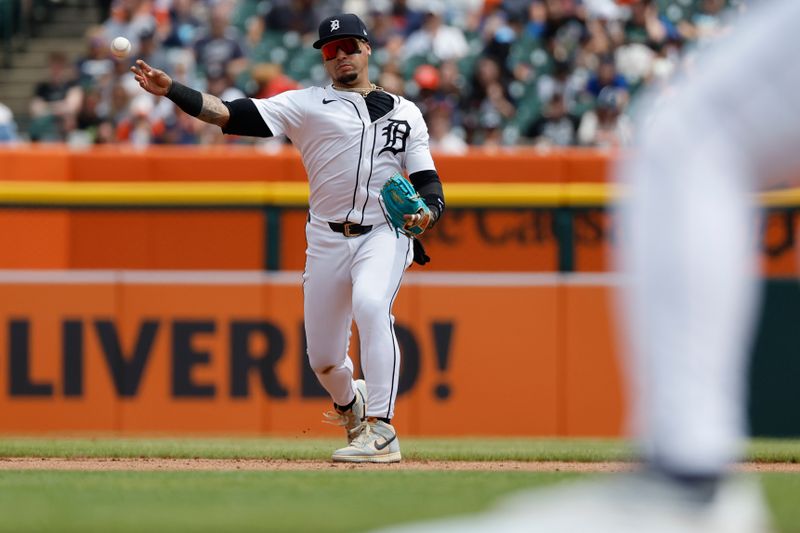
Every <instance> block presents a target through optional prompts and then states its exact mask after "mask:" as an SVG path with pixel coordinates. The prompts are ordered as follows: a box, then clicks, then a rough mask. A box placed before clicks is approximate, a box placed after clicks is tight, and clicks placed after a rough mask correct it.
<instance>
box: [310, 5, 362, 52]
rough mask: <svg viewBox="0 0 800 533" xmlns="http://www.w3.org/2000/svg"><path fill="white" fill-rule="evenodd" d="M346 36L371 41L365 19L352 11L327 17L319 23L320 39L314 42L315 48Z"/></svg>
mask: <svg viewBox="0 0 800 533" xmlns="http://www.w3.org/2000/svg"><path fill="white" fill-rule="evenodd" d="M344 37H355V38H356V39H361V40H362V41H366V42H369V35H368V34H367V26H366V25H365V24H364V21H362V20H361V19H360V18H358V16H357V15H354V14H352V13H342V14H341V15H334V16H332V17H328V18H326V19H325V20H323V21H322V22H320V24H319V39H318V40H317V41H316V42H315V43H314V48H317V49H319V48H322V45H324V44H325V43H328V42H330V41H335V40H336V39H342V38H344Z"/></svg>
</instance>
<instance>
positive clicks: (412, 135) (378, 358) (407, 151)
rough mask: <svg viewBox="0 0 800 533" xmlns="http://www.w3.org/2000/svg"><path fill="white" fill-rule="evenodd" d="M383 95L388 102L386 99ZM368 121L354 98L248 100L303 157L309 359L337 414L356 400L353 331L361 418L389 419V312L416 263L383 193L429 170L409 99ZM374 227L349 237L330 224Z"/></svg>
mask: <svg viewBox="0 0 800 533" xmlns="http://www.w3.org/2000/svg"><path fill="white" fill-rule="evenodd" d="M387 94H388V93H387ZM388 97H389V98H392V99H393V100H394V105H393V107H392V109H391V110H388V111H387V112H386V113H385V114H384V115H383V116H381V117H378V118H377V120H376V121H375V122H373V121H372V118H371V117H370V113H369V109H368V107H367V103H366V100H365V98H364V97H363V96H361V95H360V94H358V93H354V92H348V91H337V90H335V89H334V88H333V86H332V85H329V86H328V87H325V88H322V87H311V88H308V89H302V90H297V91H287V92H285V93H281V94H279V95H277V96H274V97H272V98H269V99H266V100H258V99H254V100H252V101H253V102H254V103H255V105H256V108H257V109H258V112H259V113H260V115H261V118H262V120H263V121H264V123H265V124H266V125H267V126H268V127H269V129H270V131H272V133H273V135H286V136H287V137H288V138H289V139H291V140H292V142H293V143H294V145H295V146H296V147H297V148H298V149H299V150H300V154H301V156H302V158H303V164H304V165H305V168H306V173H307V174H308V181H309V187H310V194H309V204H310V216H309V218H308V222H307V224H306V242H307V244H308V246H307V248H306V265H305V271H304V272H303V295H304V298H303V303H304V308H305V329H306V341H307V351H308V359H309V362H310V364H311V368H312V369H313V370H314V372H315V373H316V375H317V378H318V379H319V381H320V383H321V384H322V386H323V387H325V389H326V390H327V391H328V393H329V394H330V395H331V398H332V399H333V401H334V402H335V403H336V404H338V405H346V404H347V403H348V402H349V401H350V400H351V399H352V398H353V393H354V382H353V363H352V361H351V359H350V357H349V353H348V352H349V345H350V328H351V324H352V322H353V320H355V322H356V324H357V325H358V331H359V337H360V339H361V350H360V355H361V368H362V369H363V371H364V378H365V380H366V383H367V393H368V396H369V400H368V402H367V408H366V415H367V416H374V417H379V418H386V419H390V418H391V417H392V416H393V413H394V403H395V399H396V397H397V386H398V379H399V378H398V376H399V371H400V349H399V345H398V342H397V337H396V335H395V332H394V327H393V324H394V317H393V316H392V305H393V303H394V299H395V297H396V296H397V292H398V290H399V289H400V283H401V281H402V278H403V273H404V272H405V270H406V268H408V266H409V264H410V263H411V260H412V257H413V253H412V252H413V250H412V245H411V240H410V239H409V238H408V237H407V236H406V235H405V234H402V233H401V234H399V235H398V234H396V233H395V231H394V229H392V228H391V226H389V224H388V223H387V221H386V217H385V216H384V213H383V207H382V206H381V204H380V203H379V201H378V199H379V198H380V190H381V187H383V185H384V183H386V181H387V180H388V179H389V178H390V177H391V176H392V175H394V174H395V173H397V172H400V173H403V171H407V172H408V173H409V174H413V173H415V172H420V171H425V170H435V167H434V165H433V159H432V158H431V154H430V150H429V148H428V129H427V127H426V125H425V121H424V120H423V118H422V113H420V111H419V109H418V108H417V106H416V105H414V104H413V103H411V102H409V101H408V100H406V99H404V98H402V97H399V96H395V95H388ZM343 222H351V223H354V224H360V225H362V226H371V227H370V228H369V231H366V232H365V233H363V234H361V235H357V236H348V235H345V234H343V233H342V232H341V231H335V230H334V229H333V228H332V227H331V225H330V224H329V223H339V224H340V223H343Z"/></svg>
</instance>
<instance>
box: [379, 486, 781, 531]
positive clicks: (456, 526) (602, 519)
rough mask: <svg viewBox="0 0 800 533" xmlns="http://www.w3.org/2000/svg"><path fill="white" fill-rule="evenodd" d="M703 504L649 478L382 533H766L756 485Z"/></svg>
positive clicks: (523, 499) (521, 496) (555, 492)
mask: <svg viewBox="0 0 800 533" xmlns="http://www.w3.org/2000/svg"><path fill="white" fill-rule="evenodd" d="M708 496H709V498H698V497H697V493H696V492H694V491H692V490H688V489H686V488H684V487H681V486H679V485H677V484H676V483H674V482H666V481H664V480H663V478H658V477H656V476H653V475H649V474H627V475H620V476H618V477H615V478H614V479H609V480H597V481H585V482H577V483H566V484H565V485H563V486H559V487H554V488H550V489H539V490H533V491H525V492H522V493H518V494H516V495H514V496H511V497H509V498H507V499H506V500H504V502H503V503H501V504H500V505H499V506H497V507H495V508H494V509H492V510H491V511H489V512H486V513H484V514H480V515H470V516H465V517H460V518H455V519H445V520H440V521H433V522H426V523H415V524H408V525H401V526H398V527H397V528H388V529H386V530H381V533H412V532H418V531H426V532H430V533H455V532H459V533H477V532H491V533H501V532H502V533H530V532H537V533H538V532H541V533H587V532H591V533H767V532H770V531H772V529H771V526H770V520H769V512H768V511H767V507H766V504H765V503H764V500H763V497H762V495H761V491H760V487H759V485H758V482H757V481H755V480H753V479H746V478H736V479H728V480H725V481H722V482H720V484H719V486H718V487H717V489H716V491H715V492H714V493H713V496H712V495H711V493H709V494H708Z"/></svg>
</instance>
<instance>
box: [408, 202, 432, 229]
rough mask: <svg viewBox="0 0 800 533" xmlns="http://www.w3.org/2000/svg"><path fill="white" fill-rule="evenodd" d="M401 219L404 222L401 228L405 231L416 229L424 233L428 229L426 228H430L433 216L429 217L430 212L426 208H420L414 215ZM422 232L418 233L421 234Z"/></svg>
mask: <svg viewBox="0 0 800 533" xmlns="http://www.w3.org/2000/svg"><path fill="white" fill-rule="evenodd" d="M403 218H404V219H405V220H406V223H405V225H404V226H403V227H404V228H405V229H411V228H414V227H417V228H419V229H420V230H422V231H425V230H426V229H428V226H430V224H431V220H432V219H433V216H432V215H431V210H430V209H429V208H428V207H422V208H420V210H419V211H417V212H416V213H413V214H410V215H403ZM422 231H421V232H420V233H422Z"/></svg>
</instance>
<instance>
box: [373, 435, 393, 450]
mask: <svg viewBox="0 0 800 533" xmlns="http://www.w3.org/2000/svg"><path fill="white" fill-rule="evenodd" d="M396 438H397V435H396V434H395V435H392V438H391V439H388V440H385V441H383V442H378V441H375V449H376V450H378V451H381V450H382V449H384V448H386V447H387V446H388V445H390V444H391V443H392V442H393V441H394V439H396Z"/></svg>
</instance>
